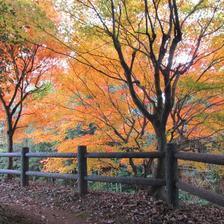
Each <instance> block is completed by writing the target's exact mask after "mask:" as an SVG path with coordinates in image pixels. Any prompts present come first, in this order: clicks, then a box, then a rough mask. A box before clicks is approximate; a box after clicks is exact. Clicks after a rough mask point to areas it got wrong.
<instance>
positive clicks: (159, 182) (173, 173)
mask: <svg viewBox="0 0 224 224" xmlns="http://www.w3.org/2000/svg"><path fill="white" fill-rule="evenodd" d="M0 157H20V158H21V170H7V169H0V174H15V175H20V179H21V186H28V184H29V176H38V177H47V178H58V179H70V180H77V181H78V191H79V195H80V196H83V195H85V194H86V193H88V181H96V182H106V183H120V184H130V185H146V186H155V187H161V186H166V192H167V202H168V204H169V205H171V206H172V207H177V205H178V189H181V190H183V191H186V192H189V193H191V194H193V195H197V196H199V197H201V198H203V199H206V200H208V201H210V202H213V203H215V204H217V205H221V206H224V196H222V195H219V194H216V193H212V192H210V191H207V190H205V189H200V188H197V187H195V186H192V185H190V184H187V183H184V182H181V181H178V175H177V171H178V164H177V162H178V159H181V160H189V161H196V162H203V163H209V164H216V165H224V155H214V154H205V153H189V152H177V151H176V149H175V145H174V144H168V145H167V149H166V153H161V152H156V151H154V152H109V153H104V152H96V153H95V152H93V153H88V152H87V148H86V146H79V147H78V150H77V153H58V152H29V148H26V147H24V148H22V151H21V152H13V153H0ZM44 157H45V158H70V159H75V158H76V159H77V168H76V170H75V172H77V171H78V174H64V173H47V172H36V171H29V159H30V158H44ZM164 157H165V164H166V167H165V171H166V172H165V177H164V179H156V178H143V177H121V176H116V177H110V176H98V175H90V176H88V174H87V170H88V163H87V160H88V158H97V159H98V158H108V159H113V158H114V159H115V158H116V159H121V158H164Z"/></svg>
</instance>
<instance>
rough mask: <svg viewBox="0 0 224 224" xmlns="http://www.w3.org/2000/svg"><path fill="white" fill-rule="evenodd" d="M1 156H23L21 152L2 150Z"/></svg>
mask: <svg viewBox="0 0 224 224" xmlns="http://www.w3.org/2000/svg"><path fill="white" fill-rule="evenodd" d="M0 157H21V153H20V152H1V153H0Z"/></svg>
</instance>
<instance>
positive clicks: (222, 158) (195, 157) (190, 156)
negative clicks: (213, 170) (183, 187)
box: [175, 152, 224, 165]
mask: <svg viewBox="0 0 224 224" xmlns="http://www.w3.org/2000/svg"><path fill="white" fill-rule="evenodd" d="M175 158H177V159H182V160H189V161H196V162H203V163H210V164H217V165H224V155H214V154H205V153H192V152H177V153H176V154H175Z"/></svg>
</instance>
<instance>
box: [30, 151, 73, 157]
mask: <svg viewBox="0 0 224 224" xmlns="http://www.w3.org/2000/svg"><path fill="white" fill-rule="evenodd" d="M26 156H27V157H33V158H34V157H35V158H43V157H47V158H75V157H77V153H58V152H29V153H27V154H26Z"/></svg>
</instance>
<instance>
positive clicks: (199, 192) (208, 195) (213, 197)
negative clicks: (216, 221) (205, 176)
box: [176, 181, 224, 207]
mask: <svg viewBox="0 0 224 224" xmlns="http://www.w3.org/2000/svg"><path fill="white" fill-rule="evenodd" d="M176 185H177V187H178V188H179V189H181V190H183V191H186V192H188V193H190V194H193V195H196V196H198V197H200V198H203V199H205V200H207V201H210V202H212V203H215V204H217V205H220V206H223V207H224V196H223V195H221V194H217V193H213V192H210V191H207V190H205V189H202V188H198V187H195V186H193V185H191V184H188V183H184V182H182V181H178V182H177V184H176Z"/></svg>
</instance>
